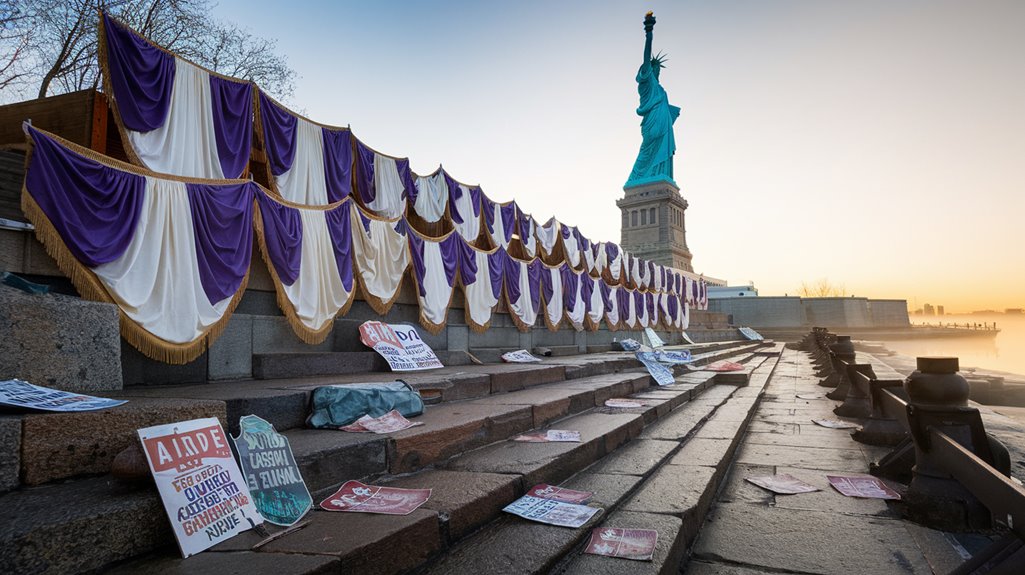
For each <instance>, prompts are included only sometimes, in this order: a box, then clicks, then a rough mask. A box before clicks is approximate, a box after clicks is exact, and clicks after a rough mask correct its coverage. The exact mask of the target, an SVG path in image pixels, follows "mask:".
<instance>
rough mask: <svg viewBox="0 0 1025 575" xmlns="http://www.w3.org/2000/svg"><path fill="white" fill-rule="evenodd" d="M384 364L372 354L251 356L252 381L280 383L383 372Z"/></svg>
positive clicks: (379, 357) (338, 353) (385, 366)
mask: <svg viewBox="0 0 1025 575" xmlns="http://www.w3.org/2000/svg"><path fill="white" fill-rule="evenodd" d="M385 370H387V364H386V363H385V361H384V359H383V358H381V356H379V355H378V354H377V353H376V352H373V351H333V352H315V351H310V352H298V353H297V352H292V353H260V354H254V355H253V377H254V378H256V379H279V378H281V379H283V378H296V377H313V376H318V375H341V374H347V373H364V372H370V371H385Z"/></svg>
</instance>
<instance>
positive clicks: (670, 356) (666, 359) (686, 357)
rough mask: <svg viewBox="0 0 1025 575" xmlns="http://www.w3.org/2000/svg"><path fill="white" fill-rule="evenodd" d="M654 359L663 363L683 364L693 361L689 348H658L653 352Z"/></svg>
mask: <svg viewBox="0 0 1025 575" xmlns="http://www.w3.org/2000/svg"><path fill="white" fill-rule="evenodd" d="M655 359H657V360H658V362H659V363H665V364H667V365H684V364H687V363H690V362H692V361H694V358H693V356H691V354H690V350H687V349H685V350H683V351H662V350H658V351H656V352H655Z"/></svg>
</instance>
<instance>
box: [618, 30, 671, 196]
mask: <svg viewBox="0 0 1025 575" xmlns="http://www.w3.org/2000/svg"><path fill="white" fill-rule="evenodd" d="M654 27H655V16H654V14H652V13H651V12H648V13H647V15H645V17H644V36H645V38H644V63H643V64H641V68H640V70H638V71H637V93H638V94H639V95H640V97H641V105H640V106H639V107H638V108H637V115H638V116H641V117H642V118H643V120H641V138H642V141H641V150H640V151H639V152H638V153H637V161H635V162H634V167H633V171H631V172H630V179H628V180H627V182H626V187H631V186H639V185H642V184H648V183H651V182H658V181H668V182H670V183H672V184H673V185H676V182H675V181H674V180H673V154H675V153H676V139H675V138H674V137H673V123H674V122H676V118H677V117H679V115H680V108H678V107H676V106H673V105H671V104H670V103H669V96H667V95H666V91H665V89H663V88H662V85H661V84H659V83H658V74H659V71H660V70H661V69H662V68H664V67H665V65H664V62H665V61H666V58H665V56H663V55H662V54H661V53H660V54H659V55H657V56H655V57H652V55H651V30H652V29H653V28H654Z"/></svg>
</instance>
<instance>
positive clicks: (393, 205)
mask: <svg viewBox="0 0 1025 575" xmlns="http://www.w3.org/2000/svg"><path fill="white" fill-rule="evenodd" d="M374 189H375V194H374V200H373V201H372V202H367V208H369V209H370V210H371V211H373V212H374V213H375V214H377V215H378V216H380V217H382V218H385V219H389V220H394V219H395V218H398V217H401V216H403V215H405V213H406V199H405V198H404V197H402V193H403V192H404V191H405V189H406V186H405V184H403V183H402V177H401V176H400V175H399V167H398V165H397V164H396V163H395V158H392V157H389V156H385V155H383V154H378V153H376V152H375V153H374Z"/></svg>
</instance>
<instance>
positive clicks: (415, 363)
mask: <svg viewBox="0 0 1025 575" xmlns="http://www.w3.org/2000/svg"><path fill="white" fill-rule="evenodd" d="M359 339H360V341H362V342H363V345H365V346H367V347H369V348H372V349H373V350H374V351H376V352H377V353H378V354H379V355H380V356H381V357H383V358H384V359H385V360H386V361H387V362H388V366H389V367H391V370H392V371H419V370H422V369H437V368H439V367H445V366H443V365H442V364H441V360H439V359H438V356H437V355H435V354H434V350H432V349H431V348H430V346H428V345H427V344H426V343H424V340H423V339H421V338H420V333H419V332H417V331H416V328H415V327H413V326H411V325H405V324H393V323H382V322H379V321H367V322H364V323H363V324H362V325H360V326H359Z"/></svg>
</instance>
